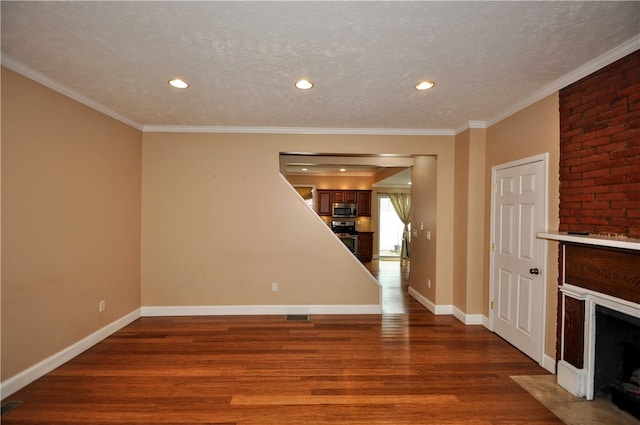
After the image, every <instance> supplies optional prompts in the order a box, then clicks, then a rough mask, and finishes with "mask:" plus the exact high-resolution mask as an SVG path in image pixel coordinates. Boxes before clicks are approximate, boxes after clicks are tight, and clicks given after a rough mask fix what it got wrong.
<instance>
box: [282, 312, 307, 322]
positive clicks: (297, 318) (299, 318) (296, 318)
mask: <svg viewBox="0 0 640 425" xmlns="http://www.w3.org/2000/svg"><path fill="white" fill-rule="evenodd" d="M285 320H286V321H287V322H308V321H309V315H308V314H287V315H286V316H285Z"/></svg>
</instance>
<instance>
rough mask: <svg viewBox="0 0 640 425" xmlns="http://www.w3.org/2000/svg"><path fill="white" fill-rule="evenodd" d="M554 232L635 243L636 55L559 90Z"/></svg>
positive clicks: (639, 87) (638, 168)
mask: <svg viewBox="0 0 640 425" xmlns="http://www.w3.org/2000/svg"><path fill="white" fill-rule="evenodd" d="M560 230H561V231H586V232H589V233H604V234H618V235H625V236H629V237H634V238H640V50H638V51H635V52H634V53H632V54H630V55H628V56H626V57H624V58H622V59H620V60H618V61H617V62H614V63H612V64H611V65H609V66H607V67H605V68H603V69H601V70H599V71H596V72H595V73H593V74H591V75H589V76H587V77H585V78H583V79H582V80H580V81H577V82H575V83H574V84H572V85H570V86H567V87H566V88H564V89H562V90H560Z"/></svg>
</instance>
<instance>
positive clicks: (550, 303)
mask: <svg viewBox="0 0 640 425" xmlns="http://www.w3.org/2000/svg"><path fill="white" fill-rule="evenodd" d="M559 149H560V118H559V115H558V94H557V93H556V94H553V95H551V96H548V97H546V98H544V99H542V100H540V101H538V102H536V103H535V104H533V105H531V106H529V107H527V108H525V109H523V110H522V111H520V112H518V113H516V114H514V115H512V116H510V117H508V118H506V119H504V120H502V121H500V122H498V123H497V124H495V125H493V126H491V127H490V128H488V129H487V151H486V152H487V154H486V171H485V179H486V182H487V185H489V184H490V183H491V168H492V167H494V166H496V165H500V164H504V163H507V162H510V161H514V160H518V159H523V158H527V157H530V156H534V155H539V154H543V153H548V154H549V176H548V177H549V178H548V185H549V198H548V216H549V222H548V230H557V229H558V216H559V212H558V207H559V204H558V203H559V201H558V199H559V180H558V176H559V170H558V167H559ZM485 193H486V196H485V215H486V217H490V208H491V193H490V191H489V190H486V191H485ZM484 234H485V236H484V240H485V244H484V245H485V246H489V244H490V241H491V235H490V220H486V223H485V228H484ZM546 243H547V244H548V249H547V309H546V323H547V326H546V344H545V353H546V354H547V355H549V356H551V357H554V358H555V341H556V337H555V336H556V306H557V299H556V296H557V289H556V285H557V276H558V260H557V258H558V245H557V243H555V242H546ZM484 262H485V264H486V265H487V268H486V270H485V273H484V284H483V299H485V300H488V299H489V267H488V264H489V250H485V261H484ZM483 313H484V314H485V315H486V316H488V315H489V306H488V305H484V306H483Z"/></svg>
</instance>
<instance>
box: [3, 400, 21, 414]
mask: <svg viewBox="0 0 640 425" xmlns="http://www.w3.org/2000/svg"><path fill="white" fill-rule="evenodd" d="M21 404H22V402H21V401H5V402H4V403H2V413H1V414H0V416H4V415H5V414H6V413H9V412H10V411H12V410H13V409H15V408H16V407H18V406H20V405H21Z"/></svg>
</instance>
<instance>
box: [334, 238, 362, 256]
mask: <svg viewBox="0 0 640 425" xmlns="http://www.w3.org/2000/svg"><path fill="white" fill-rule="evenodd" d="M336 236H337V237H338V238H339V239H340V240H341V241H342V243H344V244H345V245H346V246H347V248H349V251H351V252H353V253H354V254H355V255H358V235H351V234H349V233H336Z"/></svg>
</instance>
